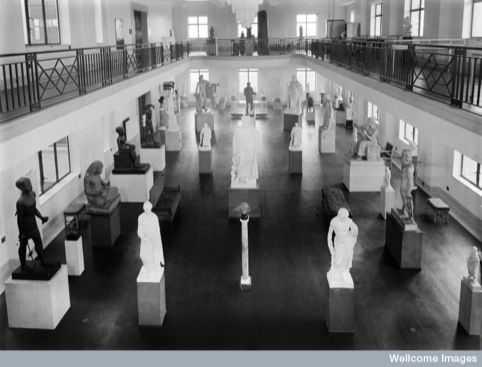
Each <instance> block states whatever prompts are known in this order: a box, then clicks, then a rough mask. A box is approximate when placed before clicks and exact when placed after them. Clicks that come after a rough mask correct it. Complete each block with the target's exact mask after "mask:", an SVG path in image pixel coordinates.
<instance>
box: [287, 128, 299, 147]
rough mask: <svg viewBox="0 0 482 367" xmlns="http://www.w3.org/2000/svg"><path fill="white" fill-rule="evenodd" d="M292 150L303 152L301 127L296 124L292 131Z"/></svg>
mask: <svg viewBox="0 0 482 367" xmlns="http://www.w3.org/2000/svg"><path fill="white" fill-rule="evenodd" d="M289 149H290V150H301V127H300V125H299V124H298V123H297V122H296V123H295V126H293V128H292V129H291V141H290V148H289Z"/></svg>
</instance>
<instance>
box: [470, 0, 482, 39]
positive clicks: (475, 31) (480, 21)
mask: <svg viewBox="0 0 482 367" xmlns="http://www.w3.org/2000/svg"><path fill="white" fill-rule="evenodd" d="M471 36H472V37H482V0H474V3H473V8H472V32H471Z"/></svg>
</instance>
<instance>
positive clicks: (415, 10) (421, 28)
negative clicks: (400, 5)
mask: <svg viewBox="0 0 482 367" xmlns="http://www.w3.org/2000/svg"><path fill="white" fill-rule="evenodd" d="M418 1H420V7H419V8H413V7H412V4H413V0H410V23H412V24H413V20H412V19H413V18H412V15H413V14H414V13H418V14H417V17H418V29H417V30H416V31H417V32H416V34H415V33H414V32H415V30H414V29H413V28H412V37H423V31H424V18H425V0H418ZM422 14H423V17H422Z"/></svg>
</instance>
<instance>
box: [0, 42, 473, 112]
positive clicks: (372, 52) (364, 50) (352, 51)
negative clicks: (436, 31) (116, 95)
mask: <svg viewBox="0 0 482 367" xmlns="http://www.w3.org/2000/svg"><path fill="white" fill-rule="evenodd" d="M293 53H297V54H303V55H307V56H310V57H313V58H315V59H317V60H319V61H320V62H329V63H331V64H335V65H337V66H340V67H343V68H346V69H348V70H351V71H352V72H356V73H360V74H362V75H365V76H367V77H371V78H376V79H378V80H380V81H382V82H386V83H390V84H391V85H393V86H396V87H399V88H404V89H406V90H410V91H412V92H414V93H419V94H422V95H424V96H427V97H432V98H437V99H438V100H441V101H443V102H446V103H449V104H451V105H454V106H457V107H459V108H464V109H470V110H472V111H474V112H476V113H481V112H480V111H481V110H480V109H479V108H480V107H482V101H481V86H482V67H481V63H482V49H481V48H470V47H461V46H459V45H447V46H444V45H439V44H436V45H435V44H421V43H419V44H415V43H410V42H406V43H404V42H400V41H395V42H391V41H383V40H375V41H371V40H354V41H352V40H350V41H338V40H326V39H318V40H317V39H297V38H286V39H282V38H270V39H269V40H259V39H257V40H254V39H215V40H214V39H202V40H189V41H188V42H178V43H174V44H160V43H159V44H145V45H127V46H121V47H117V46H110V47H100V48H83V49H76V50H65V51H49V52H38V53H26V54H10V55H0V67H1V74H0V121H5V120H8V119H9V118H12V117H14V116H18V115H19V114H22V113H28V112H29V111H36V110H38V109H40V108H41V107H45V106H47V105H50V104H53V103H56V102H59V101H62V100H65V99H68V98H72V97H75V96H77V95H79V94H85V93H88V92H89V91H92V90H96V89H99V88H102V87H104V86H108V85H111V84H113V83H116V82H119V81H121V80H124V79H126V78H129V77H132V76H134V75H136V74H138V73H141V72H145V71H148V70H151V69H155V68H158V67H162V66H163V65H166V64H167V63H172V62H175V61H177V60H179V59H183V58H185V57H189V56H191V55H207V56H216V57H218V56H221V57H241V56H263V55H270V56H277V55H289V54H293ZM474 107H475V108H474Z"/></svg>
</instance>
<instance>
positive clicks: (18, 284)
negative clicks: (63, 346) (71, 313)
mask: <svg viewBox="0 0 482 367" xmlns="http://www.w3.org/2000/svg"><path fill="white" fill-rule="evenodd" d="M5 297H6V300H7V314H8V326H9V327H11V328H25V329H51V330H53V329H55V328H56V327H57V325H58V324H59V322H60V320H61V319H62V317H64V315H65V313H66V312H67V311H68V309H69V308H70V293H69V280H68V276H67V266H66V265H62V266H61V267H60V269H59V271H58V272H57V274H55V275H54V276H53V277H52V279H50V280H48V281H44V280H15V279H12V277H10V278H9V279H7V280H6V281H5Z"/></svg>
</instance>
